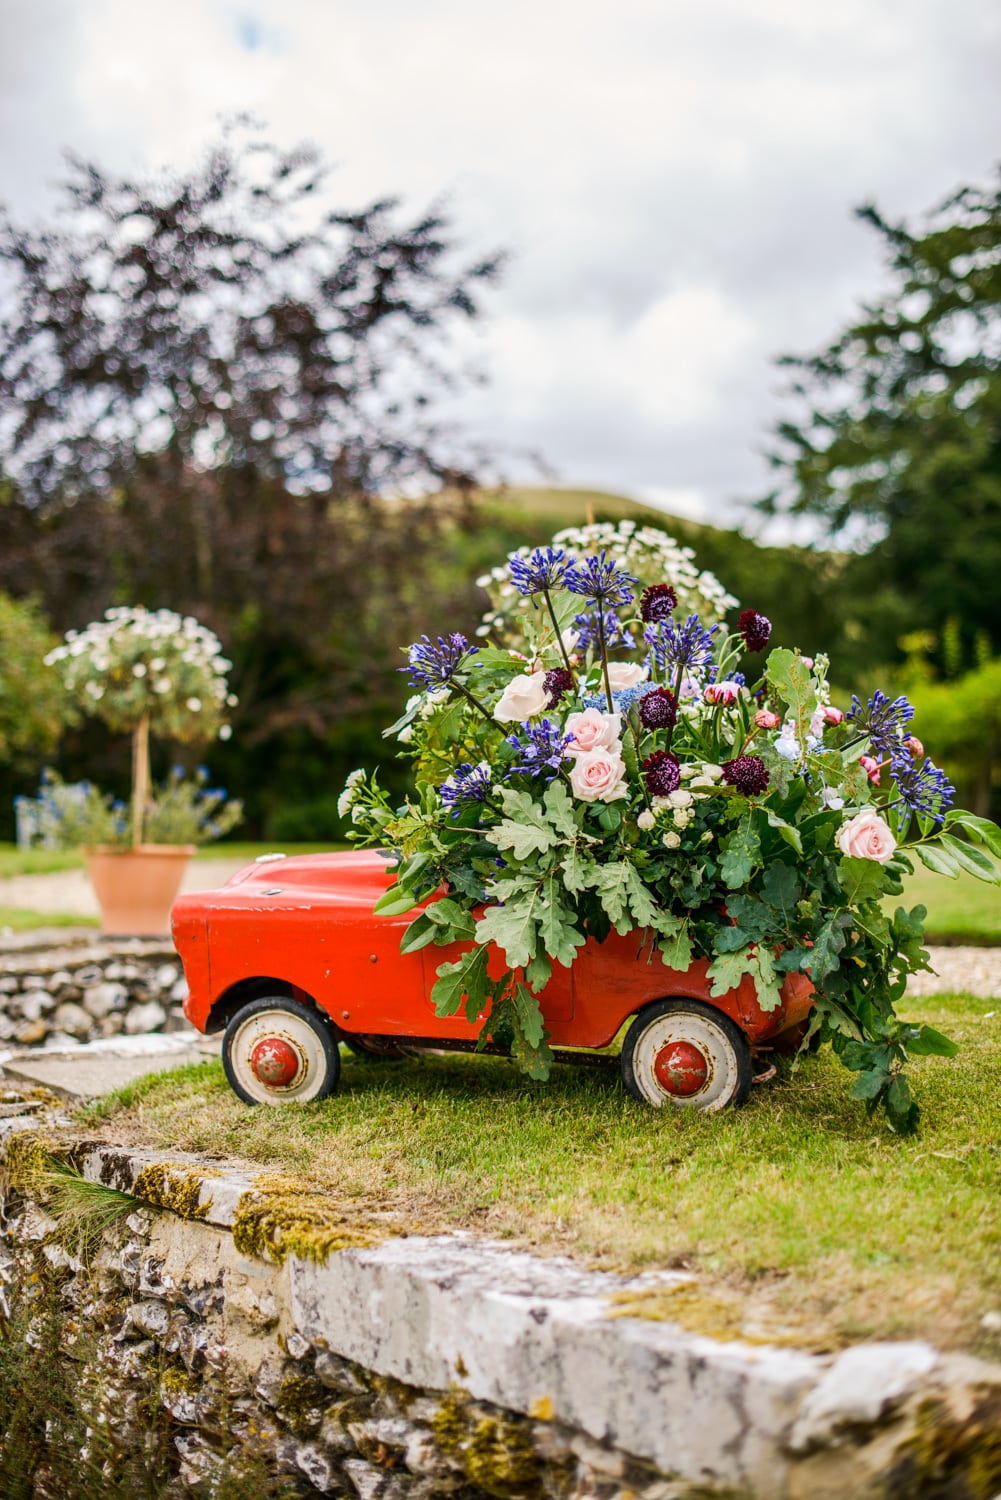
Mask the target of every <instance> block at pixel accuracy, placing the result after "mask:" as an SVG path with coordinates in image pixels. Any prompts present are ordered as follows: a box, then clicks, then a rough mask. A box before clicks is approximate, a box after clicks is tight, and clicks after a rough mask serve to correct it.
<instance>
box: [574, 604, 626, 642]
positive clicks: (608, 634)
mask: <svg viewBox="0 0 1001 1500" xmlns="http://www.w3.org/2000/svg"><path fill="white" fill-rule="evenodd" d="M602 626H603V628H604V632H605V646H606V648H607V649H608V650H609V651H611V650H612V648H613V647H615V646H623V647H625V648H626V649H627V650H629V651H631V650H632V649H633V647H634V646H635V644H636V638H635V636H634V635H633V633H632V631H631V630H629V628H628V627H627V626H625V625H623V623H622V621H621V620H620V619H619V616H618V613H617V611H616V610H614V609H606V608H604V607H602ZM573 628H574V631H575V632H576V635H577V642H576V645H575V646H574V650H575V651H586V650H587V649H588V647H589V646H596V645H597V644H598V611H597V610H596V609H592V610H587V611H586V612H585V613H584V614H580V615H576V616H575V617H574V622H573Z"/></svg>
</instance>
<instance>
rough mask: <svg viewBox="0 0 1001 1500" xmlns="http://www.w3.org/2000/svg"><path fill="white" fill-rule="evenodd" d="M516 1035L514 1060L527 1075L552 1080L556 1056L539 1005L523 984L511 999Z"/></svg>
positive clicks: (512, 1053) (512, 1043) (518, 985)
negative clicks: (552, 1068) (549, 1042)
mask: <svg viewBox="0 0 1001 1500" xmlns="http://www.w3.org/2000/svg"><path fill="white" fill-rule="evenodd" d="M511 1000H512V1012H513V1016H514V1036H513V1038H512V1041H511V1057H512V1059H513V1060H514V1062H515V1063H516V1064H517V1066H518V1067H519V1068H520V1069H521V1071H522V1072H523V1073H527V1074H528V1076H529V1078H535V1079H538V1080H539V1081H540V1082H542V1081H544V1080H545V1079H547V1078H548V1077H549V1070H550V1068H551V1067H552V1062H553V1054H552V1052H551V1051H550V1048H549V1044H548V1041H547V1038H546V1027H545V1022H544V1021H543V1019H542V1011H541V1010H540V1008H539V1002H538V1000H537V999H536V997H535V996H534V995H533V994H532V992H531V990H529V989H527V988H526V987H525V985H523V984H522V983H521V982H520V981H519V982H518V983H517V984H516V985H515V987H514V993H513V994H512V996H511Z"/></svg>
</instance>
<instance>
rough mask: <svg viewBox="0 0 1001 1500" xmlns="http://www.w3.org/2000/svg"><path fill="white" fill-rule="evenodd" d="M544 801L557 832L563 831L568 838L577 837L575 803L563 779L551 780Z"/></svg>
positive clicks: (547, 813) (550, 820)
mask: <svg viewBox="0 0 1001 1500" xmlns="http://www.w3.org/2000/svg"><path fill="white" fill-rule="evenodd" d="M542 801H543V804H544V806H545V809H546V817H547V818H548V820H549V822H550V823H551V824H552V826H553V827H554V828H555V829H556V831H557V833H562V834H563V837H564V838H567V839H576V838H577V836H578V828H577V824H576V822H575V821H574V815H573V803H572V802H571V800H570V795H569V793H568V792H567V789H566V787H565V786H564V785H563V783H562V781H551V782H550V783H549V785H548V787H547V788H546V795H545V796H544V797H543V799H542Z"/></svg>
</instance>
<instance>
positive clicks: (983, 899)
mask: <svg viewBox="0 0 1001 1500" xmlns="http://www.w3.org/2000/svg"><path fill="white" fill-rule="evenodd" d="M903 900H904V901H905V902H906V904H907V905H908V906H916V905H917V904H918V903H919V902H920V903H921V904H922V905H923V906H926V907H927V908H928V917H927V919H926V922H925V927H926V930H927V933H928V941H929V942H934V941H935V940H936V939H943V938H944V939H945V940H947V941H950V942H974V943H1001V886H999V885H987V884H986V883H985V882H984V881H983V880H977V878H976V876H974V875H966V874H962V875H958V876H957V877H956V879H955V880H950V879H948V877H946V876H943V875H933V874H932V873H931V871H930V870H923V869H921V867H920V866H918V869H917V871H916V872H915V874H914V875H912V876H910V877H909V878H908V880H907V882H906V886H905V894H904V897H903ZM900 901H901V898H900V897H897V898H896V900H892V899H891V900H890V901H888V902H887V903H886V904H887V905H888V906H889V907H890V908H891V909H892V907H894V906H899V905H900Z"/></svg>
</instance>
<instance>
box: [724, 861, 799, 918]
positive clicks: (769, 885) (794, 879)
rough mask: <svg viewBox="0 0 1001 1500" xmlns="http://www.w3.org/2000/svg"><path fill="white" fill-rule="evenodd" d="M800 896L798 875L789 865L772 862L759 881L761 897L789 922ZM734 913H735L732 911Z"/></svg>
mask: <svg viewBox="0 0 1001 1500" xmlns="http://www.w3.org/2000/svg"><path fill="white" fill-rule="evenodd" d="M799 897H800V877H799V873H798V871H796V870H795V869H793V867H792V866H791V865H782V864H772V865H769V866H768V869H767V870H766V871H765V873H764V877H763V879H762V881H761V898H762V900H763V901H766V902H767V903H768V905H769V906H771V907H773V908H774V910H775V911H777V912H780V913H781V914H782V916H783V917H784V919H785V921H786V923H791V922H792V920H793V916H794V914H795V911H796V903H797V901H798V900H799ZM728 905H729V898H728ZM734 915H736V913H734Z"/></svg>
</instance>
